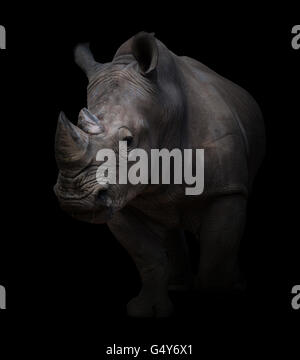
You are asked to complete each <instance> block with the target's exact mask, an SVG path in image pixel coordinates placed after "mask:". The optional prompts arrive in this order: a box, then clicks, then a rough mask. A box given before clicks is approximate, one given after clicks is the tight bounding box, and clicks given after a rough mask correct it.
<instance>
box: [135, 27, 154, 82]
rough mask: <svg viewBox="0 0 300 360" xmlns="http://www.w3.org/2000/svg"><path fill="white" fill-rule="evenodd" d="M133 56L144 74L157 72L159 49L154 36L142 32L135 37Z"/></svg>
mask: <svg viewBox="0 0 300 360" xmlns="http://www.w3.org/2000/svg"><path fill="white" fill-rule="evenodd" d="M132 54H133V56H134V57H135V59H136V60H137V62H138V64H139V69H140V71H141V73H143V74H145V75H146V74H150V73H151V72H152V71H153V70H155V68H156V66H157V62H158V47H157V43H156V40H155V37H154V34H149V33H146V32H140V33H138V34H137V35H135V36H134V37H133V40H132Z"/></svg>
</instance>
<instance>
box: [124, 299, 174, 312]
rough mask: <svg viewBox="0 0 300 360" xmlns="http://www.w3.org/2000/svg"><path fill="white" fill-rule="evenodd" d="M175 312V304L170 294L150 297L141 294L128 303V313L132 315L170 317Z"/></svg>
mask: <svg viewBox="0 0 300 360" xmlns="http://www.w3.org/2000/svg"><path fill="white" fill-rule="evenodd" d="M172 312H173V304H172V302H171V300H170V299H169V297H168V296H163V297H161V298H159V299H155V300H154V299H149V298H146V297H144V296H142V295H139V296H137V297H135V298H133V299H131V300H130V301H129V303H128V304H127V313H128V315H129V316H132V317H168V316H170V315H171V314H172Z"/></svg>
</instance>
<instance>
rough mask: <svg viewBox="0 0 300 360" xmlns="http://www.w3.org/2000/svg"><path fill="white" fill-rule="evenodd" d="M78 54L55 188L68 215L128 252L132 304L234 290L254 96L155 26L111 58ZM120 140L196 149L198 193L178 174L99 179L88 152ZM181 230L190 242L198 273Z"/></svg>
mask: <svg viewBox="0 0 300 360" xmlns="http://www.w3.org/2000/svg"><path fill="white" fill-rule="evenodd" d="M74 55H75V62H76V63H77V64H78V65H79V67H80V68H81V69H82V70H83V71H84V72H85V74H86V75H87V78H88V87H87V108H84V109H82V110H81V111H80V113H79V117H78V123H77V125H74V124H73V123H72V122H70V121H69V120H68V119H67V118H66V116H65V114H64V113H63V112H61V113H60V114H59V119H58V125H57V130H56V136H55V155H56V161H57V165H58V168H59V174H58V180H57V183H56V185H55V187H54V191H55V194H56V196H57V198H58V201H59V203H60V206H61V207H62V209H63V210H65V211H67V212H68V213H70V214H71V215H72V216H73V217H75V218H76V219H79V220H82V221H86V222H90V223H97V224H102V223H107V225H108V227H109V229H110V230H111V232H112V233H113V234H114V236H115V237H116V238H117V240H118V241H119V242H120V243H121V245H122V246H123V247H125V249H126V250H127V252H128V253H129V255H130V256H131V258H132V259H133V261H134V262H135V264H136V267H137V269H138V272H139V274H140V277H141V282H142V287H141V290H140V292H139V294H138V295H137V296H136V297H134V298H133V299H132V300H131V301H130V302H129V303H128V304H127V312H128V314H129V315H130V316H135V317H165V316H168V315H170V314H171V313H172V309H173V306H172V302H171V301H170V298H169V293H168V291H169V289H177V290H184V289H191V288H195V289H199V290H200V291H206V290H207V291H210V290H212V291H220V290H221V291H223V290H225V291H227V290H231V289H237V288H239V287H240V286H241V281H240V279H241V276H240V272H239V269H238V250H239V243H240V240H241V237H242V235H243V229H244V225H245V219H246V208H247V199H248V197H249V194H250V193H251V189H252V184H253V181H254V178H255V176H256V173H257V171H258V169H259V167H260V164H261V162H262V160H263V157H264V151H265V135H264V124H263V117H262V114H261V111H260V109H259V106H258V105H257V103H256V102H255V100H254V99H253V98H252V97H251V96H250V95H249V93H248V92H247V91H245V90H244V89H242V88H241V87H239V86H238V85H236V84H234V83H233V82H231V81H229V80H227V79H225V78H224V77H222V76H221V75H219V74H217V73H216V72H214V71H213V70H211V69H210V68H208V67H207V66H205V65H203V64H202V63H200V62H199V61H197V60H194V59H192V58H190V57H187V56H177V55H175V54H174V53H173V52H171V51H170V50H169V49H168V48H167V47H166V46H165V45H164V44H163V43H162V42H161V41H159V40H158V39H157V38H156V37H155V35H154V34H152V33H146V32H140V33H138V34H136V35H135V36H133V37H131V38H130V39H129V40H127V41H126V42H125V43H124V44H123V45H121V46H120V48H119V49H118V50H117V52H116V54H115V56H114V57H113V60H112V62H110V63H104V64H102V63H99V62H97V61H96V60H95V59H94V57H93V55H92V53H91V50H90V48H89V45H88V44H79V45H77V46H76V48H75V51H74ZM119 141H125V142H126V143H127V145H128V150H129V149H134V148H137V147H138V148H141V149H144V150H145V151H146V152H147V153H149V152H150V151H151V149H169V150H172V149H175V148H177V149H182V150H184V149H204V154H205V156H204V159H205V160H204V170H205V183H204V191H203V193H202V194H201V195H197V196H187V195H186V193H185V187H184V185H183V184H175V183H171V184H169V185H168V184H162V183H159V184H151V183H149V184H141V183H140V184H135V185H133V184H120V183H116V184H101V183H99V182H98V181H97V179H96V173H97V169H98V167H99V162H98V161H97V159H96V154H97V152H98V151H99V149H103V148H105V149H112V150H114V151H115V152H116V153H117V151H118V144H119ZM193 166H194V165H193ZM187 231H188V232H189V233H192V234H194V235H195V238H196V239H197V241H198V248H199V264H198V269H197V271H196V272H195V271H194V272H192V271H191V266H190V257H189V254H188V247H187V244H186V239H185V233H186V232H187ZM194 273H195V274H194Z"/></svg>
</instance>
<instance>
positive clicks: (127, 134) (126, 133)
mask: <svg viewBox="0 0 300 360" xmlns="http://www.w3.org/2000/svg"><path fill="white" fill-rule="evenodd" d="M119 139H120V140H121V141H126V142H127V146H130V145H132V143H133V135H132V132H131V131H130V130H129V129H128V128H127V127H121V128H119Z"/></svg>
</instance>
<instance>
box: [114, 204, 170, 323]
mask: <svg viewBox="0 0 300 360" xmlns="http://www.w3.org/2000/svg"><path fill="white" fill-rule="evenodd" d="M108 226H109V228H110V230H111V231H112V233H113V234H114V235H115V237H116V238H117V239H118V241H119V242H120V243H121V244H122V245H123V246H124V247H125V248H126V250H127V251H128V253H129V254H130V255H131V257H132V259H133V260H134V262H135V264H136V266H137V268H138V271H139V273H140V276H141V280H142V289H141V291H140V293H139V295H138V296H137V297H135V298H133V299H132V300H131V301H130V302H129V303H128V305H127V312H128V315H130V316H135V317H152V316H157V317H165V316H169V315H170V314H171V312H172V303H171V301H170V299H169V297H168V275H169V274H168V270H169V268H168V257H167V254H166V251H165V249H164V246H163V239H164V236H165V234H164V231H163V230H162V229H160V228H157V227H156V226H155V225H154V224H152V223H150V222H149V221H148V220H147V219H146V218H145V217H144V216H143V215H142V214H140V213H138V212H136V211H135V210H132V209H128V208H125V209H123V210H122V211H120V212H118V213H117V214H115V216H114V217H113V219H112V220H111V221H110V222H109V223H108Z"/></svg>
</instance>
